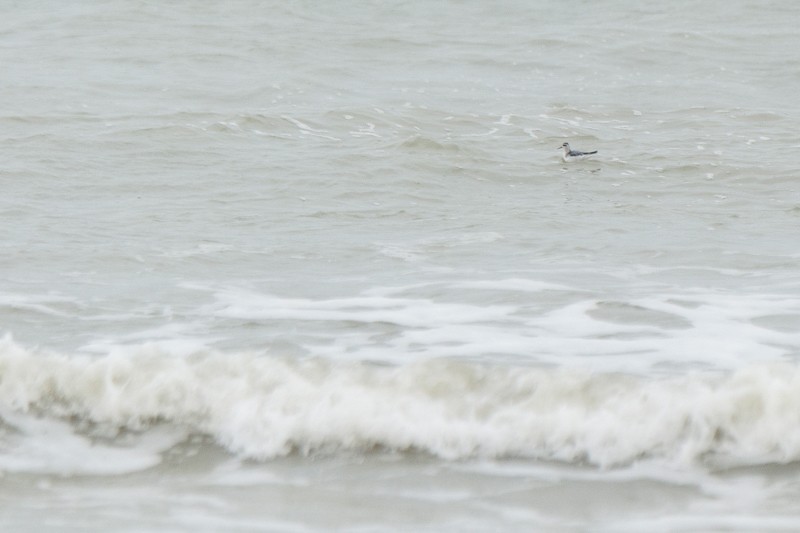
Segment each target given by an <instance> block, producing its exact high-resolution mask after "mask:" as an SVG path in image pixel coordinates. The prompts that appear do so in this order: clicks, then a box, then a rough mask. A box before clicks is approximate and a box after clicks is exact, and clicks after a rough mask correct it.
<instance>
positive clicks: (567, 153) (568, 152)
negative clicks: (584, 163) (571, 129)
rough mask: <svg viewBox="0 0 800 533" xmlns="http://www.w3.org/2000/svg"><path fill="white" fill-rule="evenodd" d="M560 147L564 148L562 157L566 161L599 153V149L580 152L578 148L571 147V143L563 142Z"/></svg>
mask: <svg viewBox="0 0 800 533" xmlns="http://www.w3.org/2000/svg"><path fill="white" fill-rule="evenodd" d="M560 148H561V149H563V150H564V155H562V156H561V158H562V159H563V160H564V161H565V162H569V161H578V160H581V159H586V158H588V157H590V156H592V155H594V154H596V153H597V150H595V151H594V152H580V151H578V150H572V149H570V147H569V143H564V144H562V145H561V146H560Z"/></svg>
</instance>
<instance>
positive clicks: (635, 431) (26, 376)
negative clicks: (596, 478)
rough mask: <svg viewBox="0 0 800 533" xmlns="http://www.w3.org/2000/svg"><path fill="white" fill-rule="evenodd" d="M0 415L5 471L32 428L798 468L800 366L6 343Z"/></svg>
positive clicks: (264, 443)
mask: <svg viewBox="0 0 800 533" xmlns="http://www.w3.org/2000/svg"><path fill="white" fill-rule="evenodd" d="M0 405H1V406H2V413H3V414H2V416H3V420H4V428H5V431H4V432H3V434H2V437H0V450H2V454H3V455H4V456H6V457H8V456H13V455H14V454H15V453H17V452H18V451H19V450H20V449H21V446H20V445H19V443H20V439H21V438H22V437H21V436H24V435H25V434H27V433H31V437H32V438H31V441H37V442H40V441H42V440H43V439H42V438H41V435H38V434H37V432H38V433H41V431H42V427H41V423H39V422H31V421H30V417H34V418H36V419H39V420H54V421H56V423H57V424H59V426H58V427H59V428H60V429H59V430H58V431H60V432H61V433H62V434H66V433H69V432H68V431H66V430H64V426H63V425H64V424H65V423H68V424H70V426H71V427H72V428H73V432H74V433H76V434H81V435H84V436H82V437H80V438H84V439H85V438H89V437H87V436H85V435H89V434H91V435H102V438H103V446H104V447H105V448H104V450H105V451H104V453H106V454H108V455H109V456H111V455H113V454H114V453H117V452H115V451H114V448H115V447H118V446H127V447H131V446H133V447H134V448H136V447H137V446H139V445H138V444H136V443H133V444H131V441H130V439H128V440H125V439H121V440H120V441H119V442H116V443H115V439H116V438H117V437H119V436H120V435H123V434H130V433H131V432H133V433H142V434H149V433H150V432H152V431H154V430H157V431H164V430H163V428H164V426H167V427H169V428H173V429H174V430H175V431H177V432H178V433H181V432H184V431H185V432H188V433H195V434H204V435H208V436H210V437H211V438H213V439H214V440H215V441H216V442H217V443H219V444H220V445H222V446H224V447H225V448H226V449H227V450H229V451H230V452H231V453H233V454H236V455H238V456H240V457H244V458H250V459H257V460H269V459H272V458H276V457H281V456H286V455H289V454H293V453H300V454H319V453H323V454H331V453H334V454H335V453H339V452H343V451H346V452H369V451H374V450H392V451H401V452H404V451H413V452H422V453H426V454H430V455H432V456H436V457H439V458H443V459H446V460H459V459H468V458H537V459H547V460H557V461H563V462H568V463H583V464H586V463H588V464H592V465H598V466H602V467H612V466H620V465H626V464H631V463H633V462H636V461H638V460H641V459H657V460H662V461H666V462H669V463H672V464H681V465H692V464H698V463H700V464H705V463H708V462H713V463H714V464H716V465H718V464H726V465H741V464H765V463H784V462H789V461H794V460H797V459H800V369H798V367H797V366H796V365H794V364H789V363H781V364H777V363H776V364H762V365H756V366H750V367H745V368H742V369H741V370H738V371H736V372H732V373H727V374H701V373H698V374H694V375H688V376H681V377H669V378H660V379H654V378H642V377H634V376H627V375H621V374H596V373H589V372H584V371H581V370H578V369H556V370H554V369H545V368H531V367H523V366H500V365H486V364H476V363H467V362H457V361H452V360H431V361H425V362H416V363H412V364H407V365H400V366H380V365H373V364H367V363H360V362H338V361H328V360H322V359H306V360H289V359H284V358H281V357H275V356H271V355H268V354H263V353H223V352H217V351H210V350H206V351H196V352H194V353H192V354H190V355H183V354H180V353H176V352H169V351H166V349H164V348H161V347H159V345H155V344H151V345H140V346H135V347H130V348H126V349H118V350H116V351H115V352H114V353H110V354H108V355H106V356H101V357H92V356H84V355H74V354H70V355H66V354H60V353H53V352H39V351H33V350H29V349H27V348H25V347H23V346H20V345H18V344H16V343H15V342H13V341H12V340H11V339H10V338H5V339H4V340H3V341H2V343H0ZM23 415H24V416H23ZM26 417H27V418H26ZM37 424H38V425H37ZM87 428H92V429H91V431H90V432H89V433H87V431H88V430H87ZM35 434H36V435H35ZM91 435H89V436H91ZM70 438H72V437H70ZM23 440H24V439H23ZM73 440H74V439H73ZM143 442H146V444H142V445H141V447H143V449H145V451H144V452H143V451H141V450H139V451H138V452H137V453H136V454H135V458H134V461H136V465H138V466H141V467H147V466H148V465H151V464H152V462H153V460H154V459H153V457H154V456H155V457H157V454H158V451H159V450H162V449H163V448H164V447H168V446H169V443H170V440H169V438H166V437H164V438H149V439H143ZM84 444H85V443H84ZM78 447H80V446H78ZM78 455H80V454H78ZM85 455H86V459H85V460H86V461H89V462H91V465H95V466H91V465H90V466H89V467H87V470H88V471H90V472H93V473H103V469H102V468H98V467H96V464H97V462H96V461H94V460H93V459H91V456H92V454H88V453H87V454H85ZM60 461H61V462H63V461H71V463H70V464H69V467H68V468H67V467H65V466H64V464H60ZM75 461H77V459H75V457H74V456H71V457H70V458H68V459H64V458H63V457H62V456H60V455H59V453H56V452H55V451H54V450H51V452H48V451H47V450H40V453H38V455H36V454H34V456H33V458H32V459H30V461H29V463H30V464H28V466H27V467H26V463H25V462H24V461H23V462H22V463H21V466H20V463H14V464H11V463H10V462H9V461H6V460H2V461H0V466H2V467H3V468H7V469H8V468H10V469H12V470H14V469H22V470H25V469H26V468H32V469H34V470H39V469H42V468H47V465H48V464H49V465H50V467H52V468H53V470H54V471H59V469H61V470H63V469H65V468H67V470H70V471H75V470H78V471H79V470H80V466H79V465H78V466H76V465H75V464H74V463H75ZM14 465H16V466H14ZM43 465H44V466H43ZM136 465H134V466H131V468H136ZM123 470H124V468H123Z"/></svg>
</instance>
